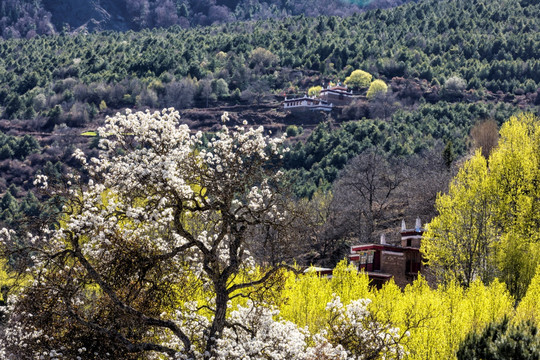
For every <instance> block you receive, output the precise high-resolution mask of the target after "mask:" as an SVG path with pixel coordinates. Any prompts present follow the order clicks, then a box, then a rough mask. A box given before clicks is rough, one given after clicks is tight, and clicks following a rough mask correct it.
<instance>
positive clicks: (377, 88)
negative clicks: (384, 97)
mask: <svg viewBox="0 0 540 360" xmlns="http://www.w3.org/2000/svg"><path fill="white" fill-rule="evenodd" d="M387 91H388V86H387V85H386V83H385V82H384V81H382V80H379V79H377V80H375V81H373V82H372V83H371V85H369V89H368V91H367V93H366V96H367V98H368V99H373V98H374V97H375V96H376V95H377V94H379V93H383V94H384V93H386V92H387Z"/></svg>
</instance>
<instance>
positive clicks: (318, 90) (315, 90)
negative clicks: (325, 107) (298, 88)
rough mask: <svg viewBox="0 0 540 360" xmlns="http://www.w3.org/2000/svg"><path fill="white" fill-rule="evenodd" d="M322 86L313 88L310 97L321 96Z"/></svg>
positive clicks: (310, 89) (309, 93) (309, 91)
mask: <svg viewBox="0 0 540 360" xmlns="http://www.w3.org/2000/svg"><path fill="white" fill-rule="evenodd" d="M321 90H322V86H312V87H310V88H309V90H308V96H319V94H320V93H321Z"/></svg>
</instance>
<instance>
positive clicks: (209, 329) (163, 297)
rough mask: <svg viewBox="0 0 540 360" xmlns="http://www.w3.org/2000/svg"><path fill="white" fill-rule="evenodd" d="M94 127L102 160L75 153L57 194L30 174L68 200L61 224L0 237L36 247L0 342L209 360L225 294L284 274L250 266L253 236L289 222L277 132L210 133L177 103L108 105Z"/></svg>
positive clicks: (29, 349) (35, 350)
mask: <svg viewBox="0 0 540 360" xmlns="http://www.w3.org/2000/svg"><path fill="white" fill-rule="evenodd" d="M223 120H227V114H224V116H223ZM98 133H99V135H100V137H101V138H102V140H101V141H100V148H101V152H100V155H99V157H98V158H92V159H90V160H87V159H86V157H85V155H84V153H83V152H82V151H80V150H78V151H76V153H75V157H77V158H78V159H79V160H80V161H82V162H83V165H84V169H85V171H86V172H87V176H88V177H89V180H88V181H85V182H84V183H83V181H81V179H80V178H78V177H76V176H74V177H73V179H72V180H71V182H69V183H67V185H68V186H67V187H66V188H65V189H64V191H60V190H58V189H53V188H52V185H51V184H48V183H47V178H46V177H43V176H41V177H39V178H38V179H36V182H37V183H38V185H41V186H42V187H43V188H45V187H48V188H49V190H50V191H51V192H55V193H56V195H61V196H64V197H65V198H66V199H67V200H66V202H65V205H64V208H63V212H64V215H63V217H62V220H61V222H60V225H59V226H57V227H55V228H54V229H52V230H51V229H43V235H39V236H33V235H30V234H29V235H28V239H27V241H26V242H25V243H24V246H23V245H20V246H19V247H17V246H16V245H17V244H14V243H13V241H11V235H10V233H9V232H8V231H3V233H2V235H0V237H1V238H2V243H3V246H4V249H7V248H8V247H9V248H10V249H11V250H12V251H11V254H14V252H16V253H17V254H18V255H26V256H28V257H29V258H31V265H30V266H29V267H28V268H27V270H26V272H27V273H28V274H30V275H31V276H32V279H33V281H32V283H31V284H30V285H28V286H26V287H25V288H24V289H23V290H22V291H21V292H20V294H18V296H17V297H16V298H14V299H13V301H12V304H11V307H12V311H11V313H12V316H11V317H10V319H9V322H8V324H7V326H6V329H5V330H4V334H3V335H4V336H3V338H4V340H3V346H2V350H1V351H3V352H4V353H3V354H4V355H5V356H6V357H8V355H9V354H11V355H9V356H12V357H13V358H18V359H26V358H44V359H50V358H69V359H78V358H81V359H90V358H92V359H140V358H143V357H144V358H146V357H151V358H152V356H154V357H153V358H162V357H168V358H186V359H187V358H191V359H210V358H215V357H216V356H217V350H216V349H217V348H218V346H217V345H218V341H220V339H222V336H223V334H224V331H225V330H226V329H228V330H227V332H228V333H230V331H234V328H235V326H237V325H235V324H234V323H230V322H229V321H228V320H227V314H228V303H229V304H230V300H231V299H234V298H244V297H245V298H249V297H251V296H252V295H253V294H256V293H257V292H258V291H263V290H264V288H265V286H266V284H271V282H272V279H273V278H274V277H275V275H276V274H278V273H279V268H280V266H273V267H271V268H268V269H265V270H264V271H263V272H262V273H261V272H258V273H257V275H256V276H251V277H250V274H252V273H253V272H250V271H251V269H252V268H253V262H252V260H250V256H249V246H250V238H249V236H248V234H249V231H250V229H252V228H253V227H254V226H257V225H261V224H271V225H276V224H279V223H280V222H282V221H283V220H284V217H285V213H284V210H282V207H281V206H280V197H279V193H278V191H277V189H278V183H279V179H280V173H279V172H275V171H272V170H271V165H272V161H274V159H276V158H279V157H280V154H281V151H282V150H281V144H282V141H283V139H282V138H270V137H269V136H267V135H265V134H264V132H263V129H262V127H259V128H252V127H236V128H235V129H229V128H228V127H227V126H226V125H225V124H224V125H223V126H222V128H221V130H220V131H219V132H217V133H215V135H214V136H213V137H212V138H211V139H210V140H209V141H206V140H205V138H204V136H203V134H202V133H200V132H198V133H192V132H191V131H190V129H189V128H188V127H187V126H186V125H180V122H179V115H178V113H177V112H176V111H174V109H168V110H163V111H162V112H155V113H150V112H146V113H143V112H137V113H132V112H129V111H127V112H126V114H124V115H122V114H117V115H116V116H114V117H111V118H108V119H107V121H106V124H105V126H104V127H103V128H100V129H99V130H98ZM14 246H15V247H16V249H15V250H13V247H14ZM193 299H205V300H204V301H196V300H195V301H194V300H193ZM229 312H230V311H229ZM231 329H232V330H231ZM160 356H161V357H160Z"/></svg>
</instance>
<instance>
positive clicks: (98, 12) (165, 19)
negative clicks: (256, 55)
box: [0, 0, 407, 39]
mask: <svg viewBox="0 0 540 360" xmlns="http://www.w3.org/2000/svg"><path fill="white" fill-rule="evenodd" d="M405 2H407V0H294V1H291V0H287V1H285V0H204V1H201V0H121V1H110V0H100V1H90V0H32V1H30V0H4V1H2V3H1V4H0V38H1V37H3V38H6V39H9V38H31V37H34V36H36V35H50V34H52V33H58V32H62V31H67V32H71V31H87V30H88V31H94V30H119V31H126V30H142V29H145V28H154V27H169V26H173V25H178V26H181V27H184V28H188V27H193V26H207V25H212V24H219V23H226V22H231V21H239V20H240V21H241V20H257V19H269V18H277V19H281V18H284V17H288V16H296V15H306V16H319V15H338V16H346V15H351V14H353V13H355V12H359V11H361V10H362V9H373V8H388V7H394V6H398V5H401V4H403V3H405Z"/></svg>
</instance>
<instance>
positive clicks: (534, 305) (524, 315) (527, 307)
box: [514, 266, 540, 327]
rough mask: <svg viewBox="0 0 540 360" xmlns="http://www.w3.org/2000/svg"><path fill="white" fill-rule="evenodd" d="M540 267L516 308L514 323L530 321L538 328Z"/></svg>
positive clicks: (539, 322) (539, 317)
mask: <svg viewBox="0 0 540 360" xmlns="http://www.w3.org/2000/svg"><path fill="white" fill-rule="evenodd" d="M539 301H540V266H538V268H537V269H536V275H535V276H534V278H533V279H532V281H531V284H530V285H529V288H528V289H527V293H526V294H525V296H524V297H523V299H521V301H520V303H519V305H518V306H517V308H516V316H515V318H514V322H515V323H521V322H526V321H529V320H530V321H532V322H533V323H534V324H535V325H536V326H537V327H540V307H539V306H538V302H539Z"/></svg>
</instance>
